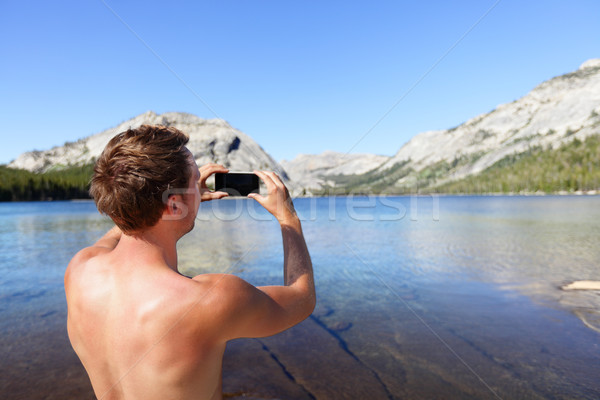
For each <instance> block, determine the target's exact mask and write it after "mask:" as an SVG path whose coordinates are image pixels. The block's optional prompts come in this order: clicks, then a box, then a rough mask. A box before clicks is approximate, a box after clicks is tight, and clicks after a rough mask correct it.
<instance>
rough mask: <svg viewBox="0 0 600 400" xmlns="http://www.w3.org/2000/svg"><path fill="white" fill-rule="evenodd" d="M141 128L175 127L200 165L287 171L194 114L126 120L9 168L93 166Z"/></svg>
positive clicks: (248, 142)
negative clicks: (122, 136) (118, 138)
mask: <svg viewBox="0 0 600 400" xmlns="http://www.w3.org/2000/svg"><path fill="white" fill-rule="evenodd" d="M142 124H161V125H165V126H174V127H176V128H177V129H180V130H182V131H183V132H185V133H187V134H188V135H189V137H190V141H189V143H188V148H189V149H190V151H191V152H192V154H193V155H194V158H195V159H196V162H197V163H198V164H199V165H202V164H206V163H209V162H216V163H220V164H223V165H225V166H226V167H228V168H230V169H231V170H235V171H252V170H253V169H269V170H273V171H276V172H278V173H279V174H280V175H281V176H282V177H284V179H286V180H287V179H288V178H287V174H286V172H285V170H284V169H283V168H282V167H281V165H279V163H278V162H277V161H275V160H274V159H273V158H272V157H271V156H270V155H269V154H268V153H267V152H266V151H264V150H263V148H262V147H260V146H259V145H258V143H256V142H255V141H254V140H253V139H252V138H250V137H249V136H248V135H246V134H244V133H243V132H241V131H239V130H237V129H234V128H233V127H231V125H229V124H228V123H227V122H225V121H223V120H220V119H202V118H200V117H197V116H195V115H192V114H187V113H179V112H169V113H164V114H160V115H158V114H156V113H154V112H153V111H148V112H146V113H144V114H141V115H138V116H137V117H134V118H132V119H130V120H127V121H125V122H123V123H121V124H119V125H117V126H115V127H114V128H110V129H107V130H105V131H103V132H100V133H97V134H95V135H92V136H89V137H87V138H84V139H80V140H78V141H77V142H73V143H66V144H65V145H64V146H57V147H54V148H52V149H50V150H45V151H31V152H27V153H23V154H21V155H20V156H19V157H17V158H16V159H15V160H14V161H13V162H11V163H10V164H9V165H8V166H9V167H11V168H22V169H26V170H29V171H34V172H45V171H48V170H51V169H55V168H61V167H65V166H70V165H83V164H87V163H91V162H94V161H95V160H96V159H97V158H98V156H100V154H101V153H102V150H103V149H104V147H105V146H106V144H107V143H108V141H109V140H110V139H111V138H112V137H113V136H114V135H116V134H117V133H119V132H122V131H124V130H127V129H128V128H130V127H131V128H135V127H138V126H140V125H142Z"/></svg>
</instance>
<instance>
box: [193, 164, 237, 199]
mask: <svg viewBox="0 0 600 400" xmlns="http://www.w3.org/2000/svg"><path fill="white" fill-rule="evenodd" d="M199 171H200V179H199V180H198V188H199V189H200V201H201V202H202V201H210V200H217V199H222V198H223V197H226V196H229V194H227V193H225V192H213V191H211V190H210V189H209V188H208V187H207V186H206V180H207V179H208V177H209V176H211V175H212V174H214V173H215V172H223V173H227V172H229V170H228V169H227V168H225V167H224V166H222V165H219V164H206V165H203V166H201V167H200V168H199Z"/></svg>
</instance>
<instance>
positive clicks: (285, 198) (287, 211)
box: [248, 171, 298, 224]
mask: <svg viewBox="0 0 600 400" xmlns="http://www.w3.org/2000/svg"><path fill="white" fill-rule="evenodd" d="M254 173H255V174H256V175H258V177H259V178H260V179H261V180H262V181H263V182H264V183H265V185H266V186H267V197H264V196H261V195H260V194H258V193H250V194H249V195H248V197H250V198H252V199H254V200H256V201H258V203H259V204H260V205H262V206H263V207H264V208H265V209H266V210H267V211H268V212H270V213H271V214H273V216H274V217H275V218H277V221H279V223H280V224H288V223H293V222H295V221H296V220H297V219H298V217H297V215H296V210H295V209H294V204H293V203H292V199H291V197H290V193H289V192H288V190H287V188H286V187H285V184H284V183H283V182H282V181H281V178H279V177H278V176H277V174H275V173H274V172H270V171H254Z"/></svg>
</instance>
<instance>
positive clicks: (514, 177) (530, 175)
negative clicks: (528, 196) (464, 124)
mask: <svg viewBox="0 0 600 400" xmlns="http://www.w3.org/2000/svg"><path fill="white" fill-rule="evenodd" d="M434 189H435V191H439V192H442V193H478V194H482V193H523V192H526V193H535V192H544V193H558V192H561V191H564V192H570V193H577V192H592V191H593V192H598V193H600V191H599V189H600V135H593V136H589V137H587V138H586V139H585V140H584V141H581V140H579V139H574V140H573V141H571V142H569V143H567V144H565V145H563V146H561V147H559V148H557V149H543V148H542V147H532V148H530V149H528V150H527V151H526V152H523V153H520V154H516V155H515V154H513V155H509V156H506V157H505V158H503V159H502V160H500V161H498V162H496V163H495V164H494V165H492V166H491V167H489V168H487V169H486V170H484V171H483V172H482V173H480V174H477V175H471V176H468V177H466V178H463V179H460V180H457V181H452V182H449V183H446V184H442V185H439V186H437V187H435V188H434Z"/></svg>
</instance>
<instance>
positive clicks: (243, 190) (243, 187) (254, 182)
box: [215, 172, 258, 197]
mask: <svg viewBox="0 0 600 400" xmlns="http://www.w3.org/2000/svg"><path fill="white" fill-rule="evenodd" d="M215 190H216V191H219V192H226V193H229V195H230V196H233V197H235V196H244V197H245V196H248V195H249V194H250V193H258V175H256V174H251V173H250V174H248V173H241V172H229V173H227V174H224V173H222V172H217V173H215Z"/></svg>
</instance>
